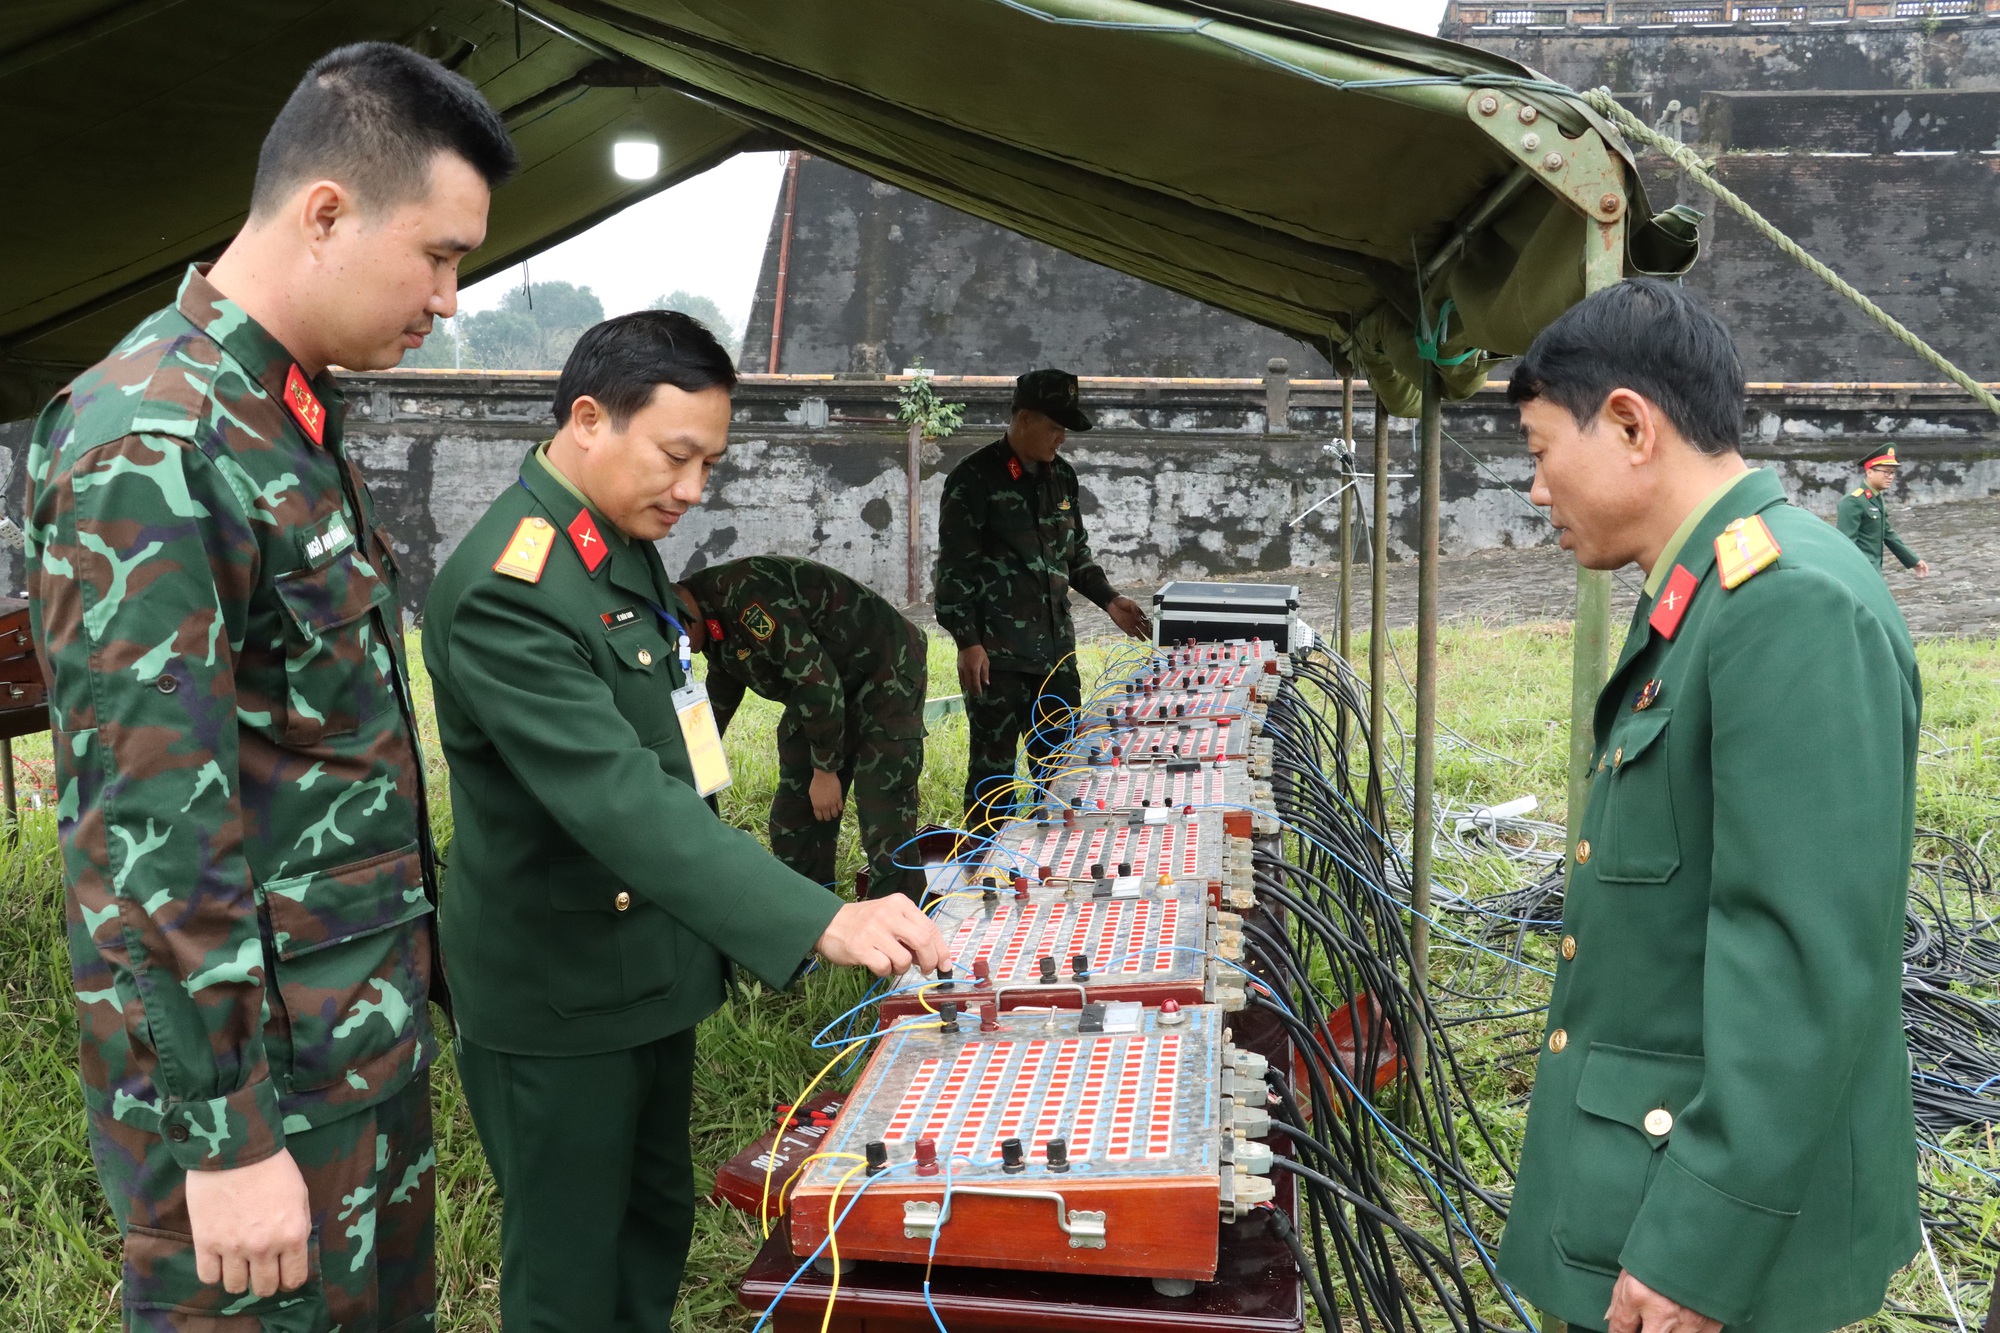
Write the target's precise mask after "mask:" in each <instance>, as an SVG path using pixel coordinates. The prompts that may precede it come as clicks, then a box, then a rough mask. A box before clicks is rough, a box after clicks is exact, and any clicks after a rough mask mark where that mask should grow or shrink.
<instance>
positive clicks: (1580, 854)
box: [1576, 838, 1590, 866]
mask: <svg viewBox="0 0 2000 1333" xmlns="http://www.w3.org/2000/svg"><path fill="white" fill-rule="evenodd" d="M1576 863H1577V864H1578V865H1580V866H1587V865H1589V864H1590V839H1588V838H1585V839H1584V840H1583V841H1582V842H1580V843H1578V844H1577V845H1576Z"/></svg>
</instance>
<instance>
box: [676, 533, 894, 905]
mask: <svg viewBox="0 0 2000 1333" xmlns="http://www.w3.org/2000/svg"><path fill="white" fill-rule="evenodd" d="M678 592H679V594H680V601H681V604H682V605H683V606H685V607H686V608H687V611H688V617H689V619H688V622H687V628H688V634H689V635H690V636H691V637H692V639H693V642H694V647H695V649H696V650H697V651H700V652H704V653H706V654H707V655H708V681H707V684H708V694H709V698H710V700H711V701H712V702H713V704H714V706H715V721H716V725H717V726H718V727H720V728H721V729H722V730H724V731H727V730H728V729H729V719H730V718H731V717H732V716H733V715H734V714H735V712H736V709H737V707H738V705H740V704H741V703H742V701H743V692H744V690H746V689H750V690H755V691H756V692H757V693H759V694H761V695H763V696H764V697H765V698H767V699H774V700H776V701H777V702H779V703H781V704H783V705H784V706H785V715H784V717H783V718H782V719H781V720H780V721H779V723H778V790H777V792H776V794H774V795H773V796H772V797H771V827H770V834H771V850H772V851H773V852H774V853H776V854H777V857H778V859H779V860H780V861H783V862H784V863H785V864H786V865H788V866H790V867H791V868H792V869H794V870H796V871H798V872H799V873H800V874H801V875H804V876H805V877H806V878H807V879H810V880H812V881H814V882H815V883H818V884H825V885H828V886H831V885H832V884H833V881H834V874H835V869H834V852H835V849H836V845H837V843H838V840H839V835H840V810H841V806H842V804H843V803H844V801H845V799H846V793H847V790H848V789H849V788H852V789H853V791H854V809H855V814H856V816H857V817H858V818H859V821H860V824H861V846H862V849H863V850H864V851H865V852H866V853H867V855H868V884H869V892H870V893H871V894H883V893H895V892H899V891H900V892H902V893H905V894H908V895H909V897H910V899H911V901H913V902H915V901H919V900H921V899H922V897H923V891H924V877H923V872H922V871H921V870H918V869H899V868H898V867H897V865H896V864H895V863H896V861H897V860H899V859H900V860H902V861H903V862H904V863H905V864H906V865H910V866H914V865H915V863H916V853H915V849H914V848H912V847H908V846H906V845H905V844H907V843H908V842H909V841H910V840H911V839H912V838H914V837H915V836H916V833H917V781H918V779H920V778H921V777H922V776H923V773H924V685H925V681H926V680H927V679H928V678H929V668H928V664H927V663H926V662H925V659H924V651H925V650H924V634H923V631H922V630H920V629H918V628H917V627H916V626H915V625H912V624H911V623H910V622H909V621H907V620H905V619H904V618H903V616H902V614H901V613H900V612H898V611H897V610H896V608H895V607H893V606H891V605H890V604H889V602H888V601H887V600H886V599H885V598H883V597H880V596H878V595H877V594H875V593H873V592H871V591H869V590H868V589H867V588H864V587H862V586H861V585H860V584H859V583H857V582H855V581H854V580H853V579H851V578H849V577H848V576H847V575H845V574H843V573H841V572H840V571H839V570H837V569H829V568H827V567H826V566H825V565H820V564H815V563H813V562H812V561H810V560H801V559H798V558H797V557H794V556H787V555H754V556H751V557H750V558H749V559H747V560H731V561H728V562H727V563H724V564H720V565H710V566H709V567H708V568H706V569H701V570H696V571H695V572H694V573H691V574H688V575H686V576H685V577H684V578H682V579H681V582H680V585H679V588H678ZM899 849H900V851H901V852H902V855H901V856H900V857H898V855H897V852H898V850H899Z"/></svg>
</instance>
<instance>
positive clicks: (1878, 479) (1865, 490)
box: [1834, 445, 1931, 578]
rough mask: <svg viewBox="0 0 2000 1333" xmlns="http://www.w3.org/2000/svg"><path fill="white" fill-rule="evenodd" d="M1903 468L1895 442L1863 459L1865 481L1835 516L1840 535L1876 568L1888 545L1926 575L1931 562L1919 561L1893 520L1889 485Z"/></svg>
mask: <svg viewBox="0 0 2000 1333" xmlns="http://www.w3.org/2000/svg"><path fill="white" fill-rule="evenodd" d="M1901 467H1902V464H1901V463H1899V462H1897V461H1896V450H1895V447H1894V446H1893V445H1892V446H1891V447H1889V448H1887V449H1884V450H1882V451H1881V452H1880V453H1874V454H1870V455H1869V456H1868V457H1867V458H1865V459H1863V460H1862V463H1861V475H1862V477H1863V479H1864V484H1863V485H1860V486H1856V487H1855V488H1854V489H1853V490H1851V491H1849V492H1848V493H1847V494H1845V495H1843V496H1841V497H1840V512H1839V513H1838V514H1837V515H1835V517H1834V523H1835V525H1836V526H1837V527H1839V529H1840V535H1841V536H1843V537H1845V538H1847V539H1848V540H1849V541H1851V542H1853V543H1854V547H1855V549H1856V550H1858V551H1860V552H1861V554H1862V555H1863V556H1865V557H1867V560H1868V563H1869V564H1870V565H1872V566H1874V567H1875V568H1876V569H1880V568H1882V551H1883V548H1884V547H1886V548H1888V549H1889V550H1891V551H1893V552H1895V554H1896V559H1897V560H1899V561H1901V562H1902V565H1903V568H1904V569H1913V570H1915V571H1916V572H1917V577H1918V578H1922V577H1924V576H1925V575H1926V574H1928V573H1930V572H1931V566H1930V562H1929V561H1928V560H1919V559H1918V558H1917V553H1916V552H1915V551H1912V550H1911V549H1910V548H1909V546H1908V545H1906V544H1905V543H1904V541H1903V539H1902V538H1901V537H1898V536H1897V535H1896V528H1895V525H1894V524H1892V523H1891V522H1889V500H1888V496H1889V488H1890V487H1891V486H1894V485H1895V484H1896V474H1897V471H1898V469H1900V468H1901Z"/></svg>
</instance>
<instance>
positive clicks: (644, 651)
mask: <svg viewBox="0 0 2000 1333" xmlns="http://www.w3.org/2000/svg"><path fill="white" fill-rule="evenodd" d="M639 665H640V666H651V665H653V650H652V649H650V648H641V649H640V650H639Z"/></svg>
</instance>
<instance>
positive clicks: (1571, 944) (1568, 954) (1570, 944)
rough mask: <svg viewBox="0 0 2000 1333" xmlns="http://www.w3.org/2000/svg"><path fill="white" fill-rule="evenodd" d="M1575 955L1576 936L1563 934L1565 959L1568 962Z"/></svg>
mask: <svg viewBox="0 0 2000 1333" xmlns="http://www.w3.org/2000/svg"><path fill="white" fill-rule="evenodd" d="M1574 957H1576V936H1574V935H1565V936H1563V961H1564V962H1568V961H1569V960H1570V959H1572V958H1574Z"/></svg>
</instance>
